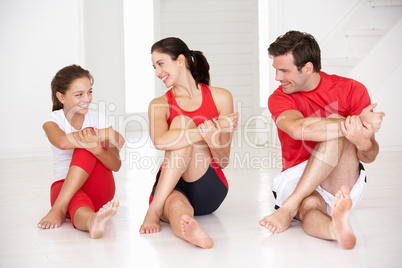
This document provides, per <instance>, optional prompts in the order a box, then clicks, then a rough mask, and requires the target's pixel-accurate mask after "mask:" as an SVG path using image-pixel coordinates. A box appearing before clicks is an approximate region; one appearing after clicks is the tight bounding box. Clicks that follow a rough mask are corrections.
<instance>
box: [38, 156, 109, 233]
mask: <svg viewBox="0 0 402 268" xmlns="http://www.w3.org/2000/svg"><path fill="white" fill-rule="evenodd" d="M97 162H99V161H97V159H96V157H95V156H93V155H92V154H91V153H90V152H88V151H87V150H85V149H75V150H74V153H73V157H72V160H71V164H70V168H69V170H68V173H67V177H66V179H65V180H64V182H63V184H62V187H61V189H60V187H53V186H52V189H51V205H52V208H51V209H50V211H49V213H48V214H47V215H46V216H45V217H44V218H42V220H41V221H40V222H39V223H38V227H39V228H43V229H50V228H57V227H60V226H61V224H62V223H63V222H64V221H65V218H66V215H67V212H68V208H69V204H70V202H71V199H72V198H73V196H74V195H75V194H76V193H77V191H78V190H79V189H81V187H82V186H83V185H84V183H85V182H86V181H87V179H88V177H89V174H92V172H93V170H94V168H95V166H96V165H97ZM57 183H58V182H56V183H55V184H57ZM58 186H59V185H58ZM109 200H110V199H109ZM70 215H71V214H70Z"/></svg>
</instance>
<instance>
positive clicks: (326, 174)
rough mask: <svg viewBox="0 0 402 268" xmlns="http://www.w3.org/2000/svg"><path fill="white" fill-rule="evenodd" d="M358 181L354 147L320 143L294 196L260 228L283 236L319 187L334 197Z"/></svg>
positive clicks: (337, 142) (335, 142) (341, 141)
mask: <svg viewBox="0 0 402 268" xmlns="http://www.w3.org/2000/svg"><path fill="white" fill-rule="evenodd" d="M358 177H359V161H358V159H357V155H356V148H355V147H354V145H352V144H351V143H350V142H348V141H347V140H346V139H344V138H341V139H337V140H331V141H327V142H322V143H318V144H317V145H316V147H315V149H314V151H313V153H312V155H311V157H310V159H309V161H308V164H307V166H306V169H305V171H304V173H303V175H302V177H301V179H300V181H299V183H298V185H297V187H296V189H295V190H294V192H293V193H292V194H291V195H290V196H289V197H288V198H287V199H286V200H285V202H284V203H283V205H282V206H281V208H279V209H278V210H277V211H276V212H275V213H273V214H271V215H269V216H266V217H264V218H263V219H262V220H261V221H260V224H261V226H264V227H266V228H267V229H268V230H270V231H271V232H273V233H280V232H283V231H285V230H286V229H288V228H289V226H290V224H291V221H292V219H293V218H294V217H295V216H296V215H297V213H298V211H299V207H300V205H301V203H302V201H303V200H304V199H305V198H306V197H307V196H309V195H311V194H312V193H313V192H314V190H315V189H316V188H317V187H318V186H319V185H321V186H322V188H324V189H325V190H326V191H328V192H330V193H331V194H333V195H335V194H336V192H337V191H338V190H339V189H340V188H341V186H342V185H346V186H348V187H349V188H352V187H353V185H354V183H355V182H356V181H357V178H358Z"/></svg>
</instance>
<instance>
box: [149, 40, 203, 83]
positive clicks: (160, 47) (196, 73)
mask: <svg viewBox="0 0 402 268" xmlns="http://www.w3.org/2000/svg"><path fill="white" fill-rule="evenodd" d="M154 51H157V52H159V53H165V54H168V55H169V56H170V58H171V59H172V60H177V58H178V57H179V56H180V55H181V54H182V55H183V56H184V57H185V58H186V62H187V67H188V69H189V70H190V72H191V75H192V76H193V78H194V80H195V82H196V84H197V85H198V84H199V83H203V84H206V85H209V83H210V77H209V64H208V61H207V59H206V58H205V56H204V54H203V53H202V52H201V51H193V50H190V49H189V48H188V46H187V45H186V43H184V42H183V41H182V40H181V39H179V38H177V37H168V38H165V39H162V40H160V41H158V42H156V43H155V44H154V45H153V46H152V48H151V53H152V52H154Z"/></svg>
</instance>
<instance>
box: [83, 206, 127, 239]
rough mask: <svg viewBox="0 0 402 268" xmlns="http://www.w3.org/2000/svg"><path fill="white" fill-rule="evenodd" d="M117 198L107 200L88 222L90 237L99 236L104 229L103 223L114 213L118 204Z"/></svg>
mask: <svg viewBox="0 0 402 268" xmlns="http://www.w3.org/2000/svg"><path fill="white" fill-rule="evenodd" d="M119 204H120V203H119V200H112V201H109V202H107V204H105V205H103V207H101V208H100V209H99V211H98V212H97V213H95V216H94V217H93V219H92V220H91V223H90V224H89V228H88V229H89V236H90V237H91V238H101V237H102V236H103V232H104V230H105V223H106V222H107V221H108V220H109V219H110V218H112V217H113V216H114V215H116V212H117V208H118V206H119Z"/></svg>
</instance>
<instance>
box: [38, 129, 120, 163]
mask: <svg viewBox="0 0 402 268" xmlns="http://www.w3.org/2000/svg"><path fill="white" fill-rule="evenodd" d="M43 129H44V130H45V132H46V135H47V136H48V138H49V141H50V143H51V144H53V145H54V146H55V147H57V148H59V149H61V150H69V149H75V148H83V149H86V150H88V151H89V152H91V153H92V154H93V155H94V156H95V157H96V158H97V159H98V160H99V161H101V162H102V164H104V165H105V166H106V167H107V168H108V169H110V170H112V171H118V170H119V169H120V166H121V160H120V157H119V149H120V148H121V147H122V146H123V144H124V138H123V137H122V136H121V135H120V133H118V132H117V131H115V130H113V129H112V128H111V127H110V128H105V129H101V130H97V129H96V130H92V129H90V128H87V129H84V130H81V131H77V132H72V133H70V134H66V133H65V132H64V131H62V130H61V129H60V128H59V126H58V125H57V124H56V123H54V122H46V123H45V124H44V125H43ZM112 141H113V142H112ZM102 142H104V144H105V148H106V150H104V149H103V148H102V147H101V143H102ZM115 143H117V144H118V147H117V146H115V145H114V144H115Z"/></svg>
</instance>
